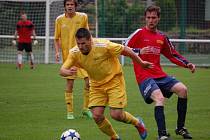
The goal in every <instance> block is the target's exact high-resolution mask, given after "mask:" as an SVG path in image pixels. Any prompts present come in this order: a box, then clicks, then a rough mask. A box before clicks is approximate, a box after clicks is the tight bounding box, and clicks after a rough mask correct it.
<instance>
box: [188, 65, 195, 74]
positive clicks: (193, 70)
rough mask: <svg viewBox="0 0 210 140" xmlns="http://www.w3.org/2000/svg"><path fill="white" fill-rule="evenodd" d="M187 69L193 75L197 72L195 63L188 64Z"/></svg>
mask: <svg viewBox="0 0 210 140" xmlns="http://www.w3.org/2000/svg"><path fill="white" fill-rule="evenodd" d="M187 67H188V68H189V69H190V71H191V72H192V73H194V72H195V65H194V64H193V63H188V64H187Z"/></svg>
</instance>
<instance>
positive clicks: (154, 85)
mask: <svg viewBox="0 0 210 140" xmlns="http://www.w3.org/2000/svg"><path fill="white" fill-rule="evenodd" d="M176 83H179V81H178V80H176V79H175V77H171V76H166V77H163V78H156V79H153V78H149V79H146V80H144V81H143V82H142V83H141V84H139V89H140V91H141V95H142V96H143V98H144V101H145V102H146V103H148V104H151V103H152V102H153V100H152V99H151V98H150V96H151V94H152V92H153V91H154V90H156V89H160V90H161V92H162V93H163V96H164V97H165V98H170V97H171V96H172V95H173V93H172V92H171V88H172V87H173V86H174V85H175V84H176Z"/></svg>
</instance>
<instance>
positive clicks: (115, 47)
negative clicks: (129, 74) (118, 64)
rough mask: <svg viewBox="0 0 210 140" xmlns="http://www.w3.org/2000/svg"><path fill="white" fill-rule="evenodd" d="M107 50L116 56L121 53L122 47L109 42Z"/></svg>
mask: <svg viewBox="0 0 210 140" xmlns="http://www.w3.org/2000/svg"><path fill="white" fill-rule="evenodd" d="M107 48H108V50H109V52H110V53H111V54H112V55H114V56H118V55H120V54H121V52H122V51H123V49H124V46H123V45H121V44H118V43H114V42H111V41H109V43H108V46H107Z"/></svg>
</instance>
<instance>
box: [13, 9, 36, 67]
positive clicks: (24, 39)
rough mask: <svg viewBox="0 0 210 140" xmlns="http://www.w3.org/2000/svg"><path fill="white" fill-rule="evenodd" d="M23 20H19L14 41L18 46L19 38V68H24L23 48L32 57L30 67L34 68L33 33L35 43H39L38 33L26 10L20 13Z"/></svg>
mask: <svg viewBox="0 0 210 140" xmlns="http://www.w3.org/2000/svg"><path fill="white" fill-rule="evenodd" d="M20 16H21V20H19V21H18V22H17V25H16V30H15V36H14V40H13V41H12V43H13V45H14V46H16V44H17V43H16V40H18V41H17V42H18V44H17V67H16V68H17V69H22V67H23V63H22V61H23V50H25V51H26V53H27V55H29V58H30V68H31V69H33V68H34V55H33V52H32V39H31V36H32V35H33V39H34V45H37V44H38V41H37V40H36V33H35V29H34V24H33V23H32V21H30V20H28V19H27V15H26V13H24V12H21V13H20Z"/></svg>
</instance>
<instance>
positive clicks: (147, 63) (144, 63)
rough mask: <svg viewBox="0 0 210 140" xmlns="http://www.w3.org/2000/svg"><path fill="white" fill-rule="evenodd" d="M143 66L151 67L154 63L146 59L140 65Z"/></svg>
mask: <svg viewBox="0 0 210 140" xmlns="http://www.w3.org/2000/svg"><path fill="white" fill-rule="evenodd" d="M141 66H142V67H143V68H153V67H154V65H153V63H151V62H148V61H143V63H142V65H141Z"/></svg>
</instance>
